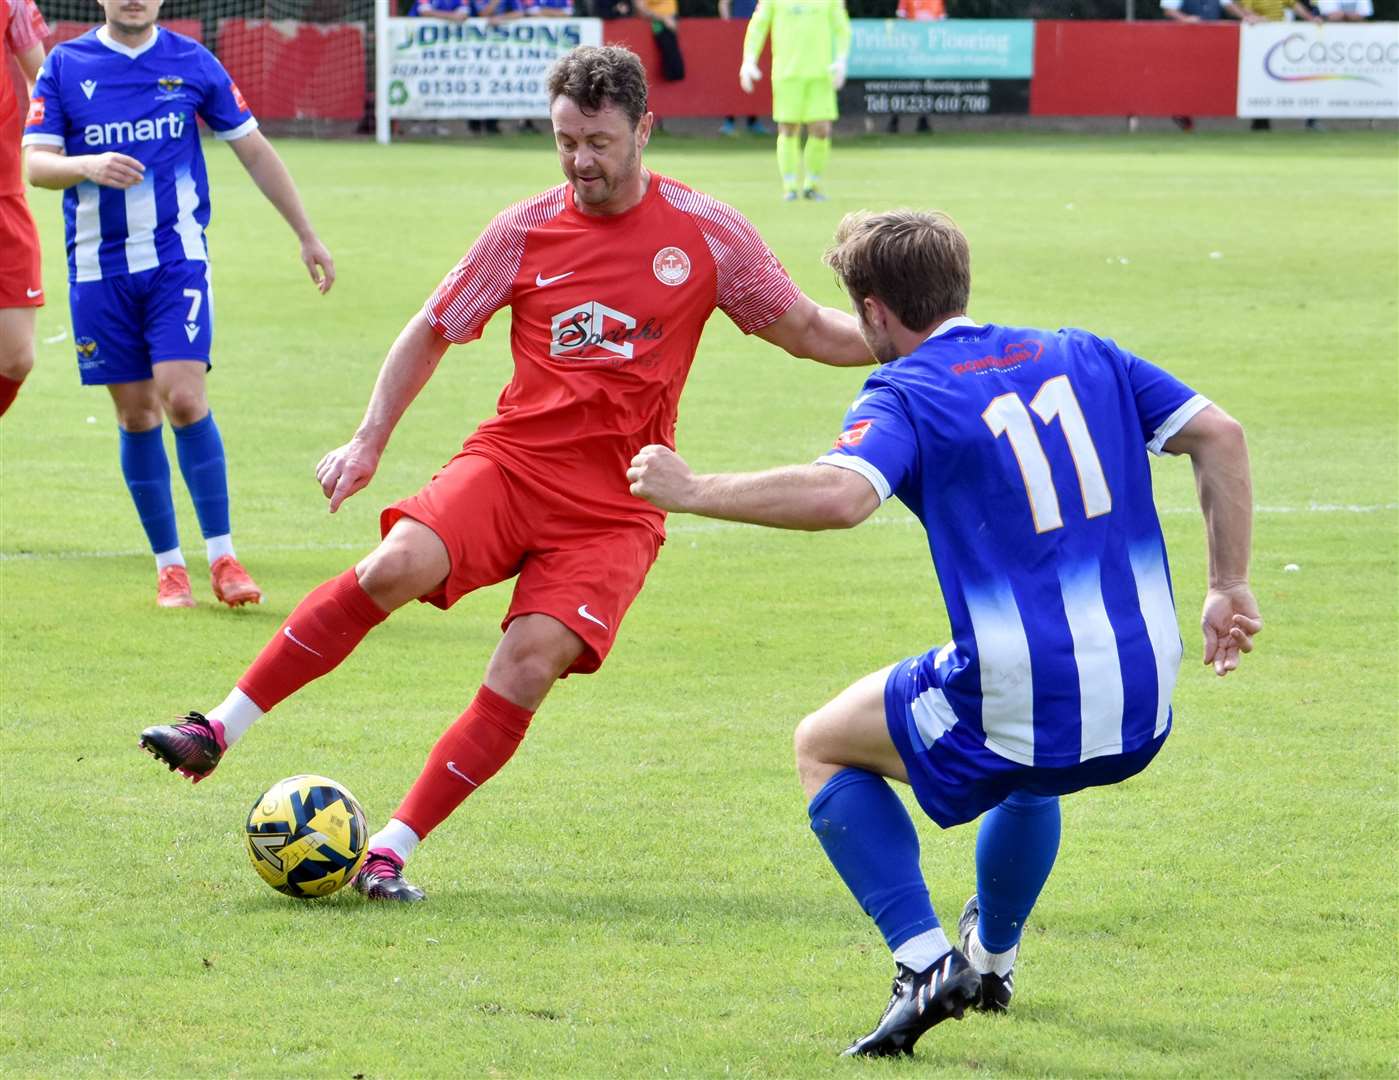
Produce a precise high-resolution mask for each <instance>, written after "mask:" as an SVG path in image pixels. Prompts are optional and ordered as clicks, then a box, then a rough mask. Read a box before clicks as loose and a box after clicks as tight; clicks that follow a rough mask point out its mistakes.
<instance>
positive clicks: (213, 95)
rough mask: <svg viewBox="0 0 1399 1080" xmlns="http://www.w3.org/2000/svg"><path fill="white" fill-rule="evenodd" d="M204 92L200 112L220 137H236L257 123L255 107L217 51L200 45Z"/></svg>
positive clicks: (210, 127) (245, 132) (250, 129)
mask: <svg viewBox="0 0 1399 1080" xmlns="http://www.w3.org/2000/svg"><path fill="white" fill-rule="evenodd" d="M199 60H200V64H201V66H202V69H203V78H202V80H201V81H202V82H203V83H204V96H203V99H202V100H201V101H200V102H199V106H198V112H199V115H200V117H201V118H203V120H204V122H205V123H206V124H208V125H209V130H210V131H212V132H213V133H214V134H215V135H216V136H217V137H219V138H221V139H236V138H239V137H240V136H243V135H246V134H248V132H250V131H252V130H253V129H254V128H256V127H257V120H256V119H254V117H253V111H252V109H250V108H248V103H247V102H246V101H244V100H243V95H242V94H241V93H239V91H238V87H237V86H236V85H235V84H234V82H233V79H232V78H231V77H230V76H229V74H228V72H227V71H225V70H224V66H223V65H222V64H220V63H219V62H218V60H217V59H216V58H215V56H214V54H213V53H211V52H210V51H209V50H208V49H206V48H204V47H203V46H202V45H201V46H199Z"/></svg>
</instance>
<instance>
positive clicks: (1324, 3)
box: [1316, 0, 1375, 22]
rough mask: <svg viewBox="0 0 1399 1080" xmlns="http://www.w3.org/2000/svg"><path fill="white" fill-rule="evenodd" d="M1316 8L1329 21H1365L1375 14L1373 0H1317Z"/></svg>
mask: <svg viewBox="0 0 1399 1080" xmlns="http://www.w3.org/2000/svg"><path fill="white" fill-rule="evenodd" d="M1316 9H1317V11H1318V13H1319V14H1320V15H1321V17H1322V18H1323V19H1325V20H1327V21H1328V22H1364V21H1365V20H1366V19H1372V18H1374V16H1375V5H1374V4H1373V3H1371V0H1317V2H1316Z"/></svg>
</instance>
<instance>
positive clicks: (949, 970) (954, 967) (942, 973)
mask: <svg viewBox="0 0 1399 1080" xmlns="http://www.w3.org/2000/svg"><path fill="white" fill-rule="evenodd" d="M980 992H981V977H980V976H979V975H977V973H976V972H975V971H974V970H973V969H972V966H971V965H970V964H969V963H967V958H966V957H965V956H963V955H962V954H961V953H960V952H958V951H957V950H956V949H952V950H950V951H949V952H948V953H947V954H946V955H945V956H943V957H942V958H941V959H940V960H937V961H935V962H934V963H933V964H932V965H930V966H929V967H928V969H927V970H926V971H913V970H911V969H909V968H907V967H905V966H904V965H903V964H899V965H898V972H897V974H895V976H894V987H893V996H892V997H890V998H889V1004H888V1006H887V1007H886V1008H885V1009H884V1015H883V1016H881V1017H880V1018H879V1023H878V1024H877V1025H876V1026H875V1029H874V1030H873V1031H871V1032H870V1033H869V1034H868V1035H866V1036H864V1038H861V1039H856V1040H855V1042H853V1043H851V1044H850V1046H849V1047H847V1048H846V1050H845V1053H844V1055H843V1056H844V1057H893V1056H894V1055H896V1054H911V1053H913V1044H914V1043H916V1042H917V1041H918V1039H919V1037H920V1036H921V1035H922V1034H923V1032H925V1031H927V1030H928V1029H929V1028H930V1027H932V1026H933V1025H934V1024H940V1023H942V1022H943V1021H944V1020H946V1019H948V1018H949V1017H951V1018H952V1019H953V1020H960V1019H962V1013H963V1011H965V1010H966V1008H967V1007H968V1006H970V1005H973V1004H975V1002H976V1001H977V997H978V995H979V994H980Z"/></svg>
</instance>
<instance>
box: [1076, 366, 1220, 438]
mask: <svg viewBox="0 0 1399 1080" xmlns="http://www.w3.org/2000/svg"><path fill="white" fill-rule="evenodd" d="M1102 345H1103V346H1104V347H1106V348H1107V349H1108V350H1109V352H1111V353H1112V355H1113V356H1114V358H1115V359H1116V360H1117V361H1118V363H1120V364H1121V365H1122V367H1123V369H1124V370H1125V371H1126V373H1127V384H1128V386H1129V387H1130V388H1131V391H1132V399H1133V401H1134V402H1135V403H1136V407H1137V420H1138V422H1139V423H1140V425H1141V431H1142V441H1143V442H1144V443H1146V446H1147V449H1148V450H1150V451H1151V452H1152V453H1153V454H1160V453H1162V452H1163V451H1162V447H1163V446H1164V445H1165V443H1166V440H1168V439H1169V438H1170V437H1171V436H1172V435H1174V434H1175V433H1176V432H1178V431H1179V430H1180V429H1181V428H1183V427H1184V426H1185V425H1186V423H1188V422H1189V420H1190V419H1191V417H1193V416H1194V415H1195V414H1196V413H1198V412H1199V411H1200V410H1201V409H1203V408H1205V406H1207V405H1209V403H1210V401H1209V399H1208V398H1206V397H1204V396H1203V395H1201V394H1197V393H1196V392H1195V391H1194V390H1192V389H1191V388H1190V387H1188V386H1186V385H1185V383H1183V382H1181V381H1180V380H1179V379H1177V378H1176V377H1175V376H1174V375H1172V374H1171V373H1170V372H1169V371H1166V370H1165V369H1163V368H1159V367H1157V366H1156V365H1155V364H1153V363H1150V362H1149V361H1147V360H1143V359H1142V358H1141V357H1140V356H1137V355H1135V354H1133V353H1130V352H1128V351H1127V350H1126V349H1124V348H1122V347H1120V346H1119V345H1118V344H1117V343H1116V342H1114V341H1108V340H1102Z"/></svg>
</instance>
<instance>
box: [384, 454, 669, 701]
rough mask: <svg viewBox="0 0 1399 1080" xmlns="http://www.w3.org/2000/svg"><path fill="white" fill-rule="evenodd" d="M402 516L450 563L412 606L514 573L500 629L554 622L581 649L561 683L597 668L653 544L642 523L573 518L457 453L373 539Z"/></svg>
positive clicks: (656, 540) (448, 601) (550, 500)
mask: <svg viewBox="0 0 1399 1080" xmlns="http://www.w3.org/2000/svg"><path fill="white" fill-rule="evenodd" d="M402 517H408V518H412V519H413V520H414V521H418V522H421V523H422V524H424V525H426V526H427V527H428V528H429V529H431V530H432V531H433V532H434V533H436V534H437V535H438V536H439V537H440V538H441V540H442V542H443V543H444V544H446V545H447V554H448V556H449V557H450V558H451V560H452V569H451V572H450V573H449V574H448V575H447V580H446V581H445V582H443V583H442V586H441V587H440V588H439V589H438V590H437V591H436V592H433V593H429V594H428V595H426V596H422V597H419V599H420V600H422V601H423V602H424V603H429V604H436V605H437V606H438V607H440V608H449V607H451V606H452V605H453V604H455V603H456V602H457V601H458V600H459V599H461V598H462V597H463V596H465V595H466V594H467V593H469V592H471V591H473V590H474V589H479V588H482V587H483V586H486V585H494V584H495V583H496V582H499V581H505V580H507V579H508V578H511V577H515V576H516V575H518V579H517V580H516V582H515V594H514V596H512V597H511V599H510V610H509V611H508V612H506V615H505V619H504V620H503V621H502V622H501V624H500V628H501V629H502V630H504V629H505V628H506V627H508V626H509V625H510V623H511V621H512V620H514V619H516V618H518V617H519V616H521V615H532V614H542V615H550V616H552V617H553V618H555V619H557V620H558V621H559V622H561V623H563V624H564V625H565V626H567V627H568V628H569V629H570V630H572V631H573V632H574V633H575V634H577V635H578V636H579V637H580V638H582V639H583V644H584V645H585V646H586V648H585V649H584V650H583V653H582V655H580V656H579V657H578V659H577V660H575V661H574V662H573V666H572V667H570V668H569V669H568V671H567V672H565V675H567V674H570V673H577V674H579V675H588V674H591V673H592V672H594V671H596V670H597V669H598V668H600V667H601V666H602V662H603V660H604V659H605V658H606V657H607V653H608V651H609V650H610V649H611V648H612V642H613V641H614V640H615V639H616V637H617V627H618V626H619V625H621V622H622V616H623V615H625V614H626V612H627V608H629V607H630V606H631V603H632V601H633V600H635V599H636V595H637V593H639V592H640V591H641V584H642V582H643V581H645V580H646V572H647V571H648V570H650V569H651V564H652V563H653V562H655V561H656V554H657V553H658V552H659V550H660V546H661V538H660V537H659V536H657V535H656V533H655V531H654V530H653V529H652V528H651V527H650V526H649V525H647V524H645V523H643V522H640V521H637V522H627V521H601V520H599V519H597V518H588V517H586V516H583V515H580V514H579V512H578V508H577V506H576V505H575V504H574V503H573V502H572V500H570V499H569V498H568V497H567V496H565V495H560V494H553V493H549V492H543V491H540V490H539V489H538V488H536V487H534V486H532V485H529V484H526V483H524V482H522V481H521V480H519V479H518V478H516V477H513V476H511V475H510V474H509V473H506V472H505V471H504V470H502V469H501V468H500V466H498V465H496V463H495V462H493V461H491V460H490V459H489V458H486V457H483V456H481V455H480V454H472V453H461V454H458V455H457V456H456V457H454V458H452V460H451V461H449V462H447V464H446V465H444V466H443V467H442V468H441V470H439V471H438V473H437V475H436V476H434V477H433V478H432V479H431V480H430V481H428V483H427V485H426V486H425V487H424V488H423V489H422V490H421V491H419V492H418V493H417V494H416V495H413V496H411V497H409V498H407V499H402V500H400V501H399V502H396V503H394V504H393V505H392V506H389V507H387V508H386V509H385V510H384V511H383V513H382V514H380V516H379V529H380V532H381V533H382V534H383V535H384V536H387V535H388V534H389V530H390V529H391V528H393V526H394V522H396V521H398V519H399V518H402Z"/></svg>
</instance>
